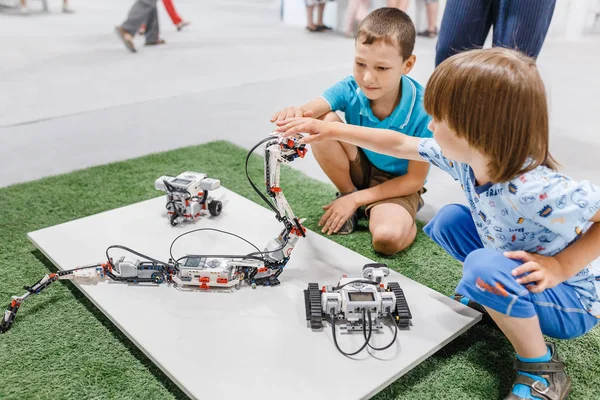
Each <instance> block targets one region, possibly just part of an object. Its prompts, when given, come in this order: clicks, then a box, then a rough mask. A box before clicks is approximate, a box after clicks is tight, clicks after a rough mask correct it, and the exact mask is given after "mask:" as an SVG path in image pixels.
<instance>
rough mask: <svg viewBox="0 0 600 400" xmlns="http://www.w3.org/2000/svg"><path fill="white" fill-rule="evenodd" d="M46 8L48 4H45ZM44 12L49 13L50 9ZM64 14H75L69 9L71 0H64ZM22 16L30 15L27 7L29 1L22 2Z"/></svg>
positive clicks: (22, 0)
mask: <svg viewBox="0 0 600 400" xmlns="http://www.w3.org/2000/svg"><path fill="white" fill-rule="evenodd" d="M44 6H46V3H45V2H44ZM44 11H48V9H44ZM62 12H63V13H65V14H72V13H74V12H75V10H73V9H72V8H71V7H69V0H63V6H62ZM21 14H23V15H27V14H29V8H28V7H27V0H21Z"/></svg>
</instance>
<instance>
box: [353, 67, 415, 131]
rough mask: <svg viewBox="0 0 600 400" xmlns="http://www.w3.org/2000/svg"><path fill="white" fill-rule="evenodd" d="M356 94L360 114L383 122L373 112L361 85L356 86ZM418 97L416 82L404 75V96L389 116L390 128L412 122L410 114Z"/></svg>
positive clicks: (404, 125) (377, 121)
mask: <svg viewBox="0 0 600 400" xmlns="http://www.w3.org/2000/svg"><path fill="white" fill-rule="evenodd" d="M356 95H357V96H358V99H359V101H360V115H362V116H363V117H367V118H369V119H370V120H371V121H373V122H374V123H379V122H381V121H380V120H379V118H377V117H376V116H375V115H374V114H373V110H371V102H370V100H369V99H368V98H367V96H365V94H364V93H363V91H362V90H360V88H359V87H357V88H356ZM416 99H417V87H416V86H415V84H414V82H413V81H412V80H411V79H410V78H409V77H407V76H406V75H403V76H402V98H401V99H400V104H398V106H397V107H396V109H394V111H393V112H392V114H390V116H389V117H387V118H386V119H388V118H391V123H390V128H396V129H404V128H405V127H406V125H408V123H409V122H410V116H411V115H412V113H413V109H414V107H415V101H416Z"/></svg>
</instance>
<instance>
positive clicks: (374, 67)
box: [271, 8, 432, 255]
mask: <svg viewBox="0 0 600 400" xmlns="http://www.w3.org/2000/svg"><path fill="white" fill-rule="evenodd" d="M414 44H415V27H414V25H413V23H412V21H411V20H410V18H409V17H408V15H407V14H406V13H404V12H402V11H400V10H398V9H396V8H380V9H377V10H375V11H373V12H372V13H371V14H369V15H368V16H367V17H366V18H365V19H364V20H363V21H362V23H361V24H360V26H359V29H358V33H357V35H356V50H355V57H354V58H355V59H354V61H355V64H354V75H353V76H349V77H347V78H345V79H343V80H341V81H340V82H338V83H336V84H335V85H333V86H332V87H331V88H329V89H327V90H326V91H325V92H324V93H323V95H322V96H321V97H318V98H316V99H314V100H312V101H310V102H308V103H307V104H305V105H303V106H301V107H288V108H285V109H283V110H281V111H279V112H277V113H275V114H274V115H273V117H272V118H271V122H276V121H281V120H284V119H286V118H292V117H302V116H305V117H312V118H318V119H321V120H324V121H333V122H340V123H341V122H342V120H341V119H340V118H339V117H338V115H337V114H336V113H335V111H343V112H344V113H345V117H346V122H347V123H348V124H351V125H360V126H365V127H372V128H381V129H392V130H395V131H398V132H402V133H404V134H407V135H410V136H416V137H432V132H431V131H430V130H429V129H428V128H427V126H428V124H429V121H430V118H429V116H428V115H427V114H426V113H425V111H424V109H423V88H422V86H421V85H419V84H418V83H417V82H416V81H414V80H413V79H411V78H409V77H408V76H406V74H407V73H409V72H410V70H411V69H412V68H413V66H414V64H415V60H416V58H415V56H414V54H412V51H413V48H414ZM312 151H313V154H314V155H315V158H316V159H317V162H318V163H319V165H320V166H321V168H322V169H323V171H324V172H325V174H327V176H328V177H329V179H331V181H332V182H333V184H334V185H335V186H336V187H337V189H338V190H339V193H338V194H337V196H336V197H337V199H336V200H335V201H333V202H332V203H331V204H329V205H326V206H324V207H323V208H324V209H325V213H324V215H323V217H322V218H321V220H320V221H319V226H322V227H323V228H322V232H323V233H327V234H328V235H331V234H332V233H338V234H348V233H352V232H353V231H354V229H355V228H356V218H357V214H356V211H357V210H358V208H359V207H361V206H365V213H366V216H367V217H368V218H369V229H370V231H371V234H372V236H373V248H374V249H375V251H377V252H379V253H382V254H386V255H392V254H395V253H397V252H398V251H400V250H403V249H405V248H406V247H408V246H409V245H410V244H411V243H412V242H413V240H414V239H415V236H416V233H417V228H416V225H415V215H416V213H417V211H418V210H419V209H420V208H421V207H422V206H423V200H422V199H421V194H422V193H423V191H424V189H423V184H424V182H425V178H426V177H427V173H428V171H429V165H428V164H427V163H424V162H420V161H408V160H403V159H399V158H394V157H389V156H385V155H382V154H379V153H375V152H372V151H369V150H365V149H362V148H359V147H356V146H353V145H350V144H347V143H343V142H337V141H333V142H327V143H316V144H313V145H312Z"/></svg>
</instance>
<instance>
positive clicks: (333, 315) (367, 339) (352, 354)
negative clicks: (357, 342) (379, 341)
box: [331, 308, 373, 357]
mask: <svg viewBox="0 0 600 400" xmlns="http://www.w3.org/2000/svg"><path fill="white" fill-rule="evenodd" d="M335 319H336V318H335V314H334V313H333V312H332V313H331V329H332V331H333V342H334V343H335V347H337V349H338V351H339V352H340V353H342V354H343V355H345V356H346V357H351V356H354V355H357V354H358V353H360V352H361V351H363V350H364V349H365V348H366V347H367V346H368V345H369V341H370V340H371V335H372V333H373V323H372V321H371V313H369V336H368V337H366V340H365V344H363V345H362V346H361V347H360V349H358V350H356V351H355V352H354V353H346V352H345V351H343V350H342V349H340V345H339V344H338V341H337V335H336V333H335ZM363 334H364V335H366V334H367V333H366V326H365V309H364V308H363Z"/></svg>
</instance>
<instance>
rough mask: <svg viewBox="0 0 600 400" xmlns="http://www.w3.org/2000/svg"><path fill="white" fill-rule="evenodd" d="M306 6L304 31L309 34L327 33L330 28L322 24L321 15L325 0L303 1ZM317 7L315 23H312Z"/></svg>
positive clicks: (323, 10)
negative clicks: (307, 31)
mask: <svg viewBox="0 0 600 400" xmlns="http://www.w3.org/2000/svg"><path fill="white" fill-rule="evenodd" d="M304 2H305V4H306V29H308V30H309V31H311V32H321V31H329V30H331V28H330V27H329V26H327V25H325V24H323V13H324V12H325V3H326V2H327V0H304ZM315 6H317V23H316V24H315V22H314V15H313V14H314V9H315Z"/></svg>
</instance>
